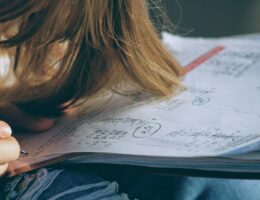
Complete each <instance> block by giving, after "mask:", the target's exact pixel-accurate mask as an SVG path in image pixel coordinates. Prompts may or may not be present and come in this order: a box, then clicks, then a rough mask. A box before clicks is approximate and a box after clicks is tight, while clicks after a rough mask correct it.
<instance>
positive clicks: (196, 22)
mask: <svg viewBox="0 0 260 200" xmlns="http://www.w3.org/2000/svg"><path fill="white" fill-rule="evenodd" d="M155 1H156V2H157V3H158V4H159V5H160V6H161V7H163V9H164V10H166V11H167V15H168V17H169V18H170V20H171V21H172V23H173V24H174V25H175V26H176V28H175V32H176V31H177V33H179V34H182V35H187V36H203V37H205V36H207V37H218V36H228V35H236V34H245V33H255V32H260V0H155ZM158 24H160V22H159V23H158V21H157V25H158Z"/></svg>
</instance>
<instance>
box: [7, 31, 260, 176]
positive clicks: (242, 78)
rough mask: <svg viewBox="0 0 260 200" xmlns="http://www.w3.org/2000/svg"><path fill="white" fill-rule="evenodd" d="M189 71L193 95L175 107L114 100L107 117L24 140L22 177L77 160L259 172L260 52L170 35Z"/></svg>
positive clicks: (246, 45) (175, 101) (69, 123)
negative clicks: (38, 169)
mask: <svg viewBox="0 0 260 200" xmlns="http://www.w3.org/2000/svg"><path fill="white" fill-rule="evenodd" d="M163 41H164V44H165V45H166V47H167V48H169V50H170V51H171V52H172V53H173V55H174V56H176V58H177V59H178V60H179V62H180V63H181V64H182V65H183V66H184V67H185V71H186V73H187V74H186V76H185V77H184V79H183V84H184V85H185V86H186V88H187V89H186V90H183V91H180V92H179V94H178V95H176V96H174V97H172V98H170V99H168V100H161V101H158V100H155V101H150V100H149V101H148V100H147V101H142V100H140V98H139V97H138V96H136V98H132V99H131V100H129V98H126V97H120V96H118V95H113V96H112V97H111V99H110V101H109V102H110V103H108V104H106V106H104V107H105V109H103V110H102V111H101V112H99V113H97V112H95V113H93V114H86V115H80V116H77V117H74V118H71V119H62V120H60V121H59V123H58V124H57V126H56V127H55V128H53V129H52V130H50V131H48V132H45V133H42V134H34V133H23V134H18V135H17V137H18V140H19V141H20V144H21V148H22V149H24V150H26V151H27V152H28V154H27V155H22V157H21V158H20V159H19V160H18V161H16V162H13V163H12V164H11V165H10V170H9V173H10V174H11V175H15V174H18V173H22V172H25V171H28V170H32V169H35V168H39V167H43V166H46V165H49V164H53V163H57V162H62V161H70V162H81V163H113V164H127V165H140V166H148V167H160V168H163V167H165V168H181V169H201V170H218V171H238V172H240V171H241V172H259V171H260V153H257V151H258V150H260V78H259V75H260V45H257V44H256V42H255V41H254V40H244V39H242V38H241V39H239V38H238V39H232V38H227V39H225V38H223V39H194V38H182V37H177V36H173V35H170V34H167V33H164V34H163Z"/></svg>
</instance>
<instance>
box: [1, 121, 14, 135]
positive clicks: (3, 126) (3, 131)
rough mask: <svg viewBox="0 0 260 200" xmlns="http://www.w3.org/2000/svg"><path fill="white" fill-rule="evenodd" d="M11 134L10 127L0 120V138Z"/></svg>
mask: <svg viewBox="0 0 260 200" xmlns="http://www.w3.org/2000/svg"><path fill="white" fill-rule="evenodd" d="M11 135H12V130H11V127H10V126H9V125H8V124H7V123H6V122H4V121H0V139H4V138H8V137H10V136H11Z"/></svg>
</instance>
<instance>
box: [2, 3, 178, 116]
mask: <svg viewBox="0 0 260 200" xmlns="http://www.w3.org/2000/svg"><path fill="white" fill-rule="evenodd" d="M0 23H1V26H0V31H1V34H2V35H3V36H2V37H1V41H0V47H2V48H5V49H8V52H10V54H13V55H15V56H14V58H13V67H12V68H11V69H10V71H9V75H8V76H9V78H10V76H11V74H12V76H13V79H14V81H13V83H12V84H11V85H10V84H9V85H7V84H5V83H6V80H7V79H6V77H7V76H6V77H5V78H4V77H2V80H1V81H2V84H1V83H0V84H1V87H0V92H1V97H0V101H9V102H12V103H15V104H17V105H20V106H22V107H24V108H32V109H31V110H38V112H40V114H43V115H45V114H50V113H54V112H56V111H57V112H59V111H60V110H63V109H65V107H66V106H63V107H62V106H61V105H64V103H66V102H70V103H69V104H67V106H68V105H71V104H74V103H75V102H77V101H78V100H79V99H84V98H88V97H91V96H93V95H96V94H98V92H100V91H102V89H107V90H111V89H114V90H116V89H119V88H120V87H122V84H124V83H128V84H131V85H133V86H135V88H137V89H139V90H140V91H143V92H150V93H152V94H154V95H157V96H169V95H171V94H172V92H173V91H174V87H176V86H177V85H178V84H179V79H178V77H179V76H180V75H182V69H181V67H180V66H179V64H178V63H177V62H176V61H175V59H174V58H173V57H172V56H171V55H170V54H169V52H168V51H167V50H166V49H165V48H164V47H163V46H162V44H161V42H160V39H159V38H158V36H157V34H156V31H155V29H154V27H153V25H152V23H151V22H150V20H149V16H148V10H147V3H146V1H144V0H44V1H42V0H0ZM4 81H5V82H4Z"/></svg>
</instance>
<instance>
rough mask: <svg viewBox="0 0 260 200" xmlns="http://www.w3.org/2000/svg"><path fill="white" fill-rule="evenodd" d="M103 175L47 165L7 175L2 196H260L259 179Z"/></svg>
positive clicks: (186, 199)
mask: <svg viewBox="0 0 260 200" xmlns="http://www.w3.org/2000/svg"><path fill="white" fill-rule="evenodd" d="M101 174H102V172H101ZM101 176H103V175H101ZM101 176H99V175H97V174H96V173H93V172H91V171H89V170H88V169H85V168H82V169H70V168H49V169H45V168H43V169H40V170H38V171H36V172H33V173H29V174H23V175H20V176H17V177H14V178H11V179H6V180H5V183H3V185H4V187H3V185H2V184H1V189H3V191H1V189H0V199H1V200H2V199H19V200H36V199H37V200H38V199H39V200H47V199H49V200H56V199H57V200H66V199H70V200H71V199H78V200H81V199H83V200H88V199H89V200H110V199H112V200H127V199H140V200H142V199H151V200H153V199H154V200H164V199H166V200H171V199H176V200H195V199H198V200H200V199H201V200H204V199H205V200H213V199H214V200H216V199H217V200H232V199H234V200H244V199H245V200H248V199H249V200H254V199H260V181H255V180H228V179H213V178H193V177H173V176H170V177H168V176H161V175H155V174H140V173H137V172H129V173H124V174H122V173H117V172H113V173H112V174H109V175H107V176H106V179H108V180H109V181H106V180H105V179H104V178H103V177H104V176H103V177H101ZM119 185H120V188H119Z"/></svg>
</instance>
